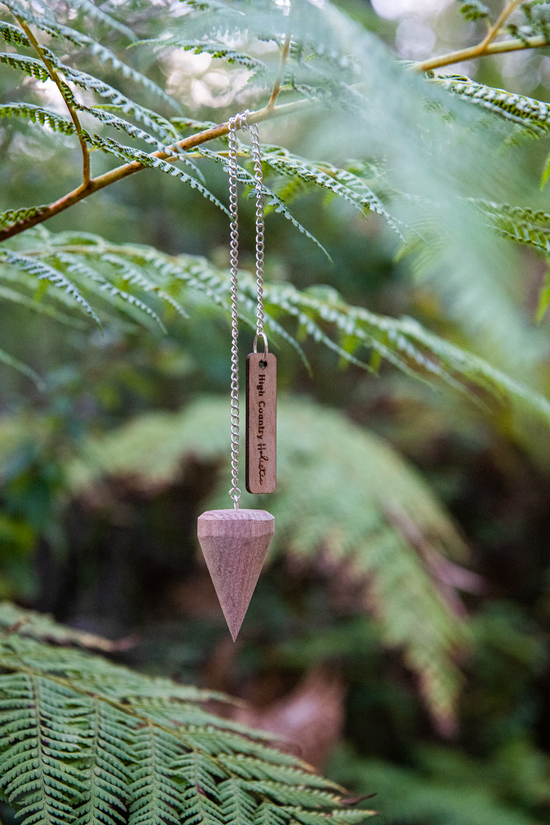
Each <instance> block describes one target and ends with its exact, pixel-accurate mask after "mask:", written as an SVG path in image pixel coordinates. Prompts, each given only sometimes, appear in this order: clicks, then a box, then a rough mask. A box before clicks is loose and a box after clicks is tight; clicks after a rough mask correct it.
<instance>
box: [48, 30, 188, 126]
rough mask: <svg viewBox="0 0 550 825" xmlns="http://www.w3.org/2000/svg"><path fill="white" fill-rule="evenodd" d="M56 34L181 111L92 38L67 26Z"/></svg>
mask: <svg viewBox="0 0 550 825" xmlns="http://www.w3.org/2000/svg"><path fill="white" fill-rule="evenodd" d="M58 32H59V35H62V36H63V37H64V38H65V39H67V40H68V41H69V42H70V43H72V44H73V45H76V46H79V47H80V48H82V49H88V50H89V51H90V53H91V54H92V55H93V56H94V57H97V58H99V62H100V63H104V64H105V63H107V64H109V65H110V66H111V67H112V68H113V69H114V70H115V71H116V72H120V74H121V75H122V76H123V77H126V78H130V79H131V80H133V81H134V83H136V84H137V85H138V86H142V87H143V88H144V89H147V91H148V92H151V93H152V94H154V95H155V96H156V97H158V98H160V99H161V100H164V102H165V103H168V104H169V105H170V106H171V107H172V109H175V110H176V111H180V110H181V107H180V105H179V103H178V102H177V101H176V100H174V98H173V97H171V96H170V95H169V94H167V93H166V92H165V91H164V90H163V89H161V88H160V86H159V85H158V84H157V83H155V82H154V81H153V80H151V79H150V78H149V77H147V76H146V75H144V74H142V73H141V72H138V71H137V69H134V68H133V67H132V66H128V64H127V63H124V62H123V61H122V60H120V58H118V57H117V56H116V54H114V52H112V51H111V50H110V49H108V48H107V47H106V46H104V45H103V44H102V43H98V42H97V40H94V39H93V38H92V37H88V35H85V34H82V32H79V31H77V30H76V29H71V28H68V27H67V26H59V30H58Z"/></svg>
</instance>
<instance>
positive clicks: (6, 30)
mask: <svg viewBox="0 0 550 825" xmlns="http://www.w3.org/2000/svg"><path fill="white" fill-rule="evenodd" d="M0 36H1V37H2V38H3V39H4V41H5V42H6V43H9V44H10V46H24V47H25V48H27V49H30V48H31V42H30V40H29V38H28V37H27V35H26V34H25V33H24V32H23V31H22V30H21V28H20V26H15V25H14V24H13V23H7V22H6V21H5V20H0Z"/></svg>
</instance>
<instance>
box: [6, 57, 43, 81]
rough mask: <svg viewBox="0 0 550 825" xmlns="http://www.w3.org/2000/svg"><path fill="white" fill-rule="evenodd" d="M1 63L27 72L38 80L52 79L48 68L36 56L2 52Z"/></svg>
mask: <svg viewBox="0 0 550 825" xmlns="http://www.w3.org/2000/svg"><path fill="white" fill-rule="evenodd" d="M0 63H4V64H5V65H6V66H10V67H11V68H12V69H18V70H19V71H22V72H25V74H26V75H28V76H29V77H35V78H36V79H37V80H42V81H43V82H46V80H49V79H50V75H49V73H48V70H47V69H46V67H45V66H44V64H43V63H42V61H41V60H38V58H36V57H27V56H25V55H22V54H17V53H15V52H2V53H0Z"/></svg>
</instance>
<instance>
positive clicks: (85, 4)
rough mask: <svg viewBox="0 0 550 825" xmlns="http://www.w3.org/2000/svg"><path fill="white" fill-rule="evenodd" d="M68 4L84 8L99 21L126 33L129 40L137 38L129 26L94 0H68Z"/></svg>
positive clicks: (86, 12)
mask: <svg viewBox="0 0 550 825" xmlns="http://www.w3.org/2000/svg"><path fill="white" fill-rule="evenodd" d="M67 5H69V6H72V7H73V8H75V9H78V10H82V11H83V12H84V13H85V14H87V15H88V16H89V17H91V18H92V19H93V20H97V21H98V23H102V24H103V25H105V26H107V27H108V28H110V29H114V30H115V31H118V32H120V33H121V34H123V35H125V36H126V37H127V38H128V40H131V41H134V40H136V39H137V38H136V35H135V34H134V32H133V31H132V30H131V29H129V28H128V26H125V25H124V23H121V22H120V20H117V19H116V17H113V16H112V15H111V14H108V13H107V12H106V11H104V9H102V8H100V7H99V6H96V5H95V3H93V2H92V0H67Z"/></svg>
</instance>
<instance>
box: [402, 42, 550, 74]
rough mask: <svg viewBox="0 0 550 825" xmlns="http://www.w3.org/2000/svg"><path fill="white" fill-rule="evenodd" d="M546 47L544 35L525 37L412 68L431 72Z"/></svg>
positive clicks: (469, 50)
mask: <svg viewBox="0 0 550 825" xmlns="http://www.w3.org/2000/svg"><path fill="white" fill-rule="evenodd" d="M548 45H550V40H549V39H548V37H545V36H544V35H537V36H536V37H526V38H525V39H520V38H519V37H518V38H514V39H512V40H502V41H499V42H498V43H489V45H488V46H485V47H484V48H483V49H481V47H480V44H478V45H477V46H469V47H468V48H467V49H459V50H458V51H456V52H449V53H448V54H444V55H441V56H439V57H431V58H430V59H429V60H423V61H421V62H420V63H415V64H414V65H413V66H412V68H413V69H414V70H415V71H417V72H431V71H433V70H434V69H439V68H441V67H443V66H452V65H453V63H462V62H463V61H465V60H474V59H476V58H478V57H489V56H490V55H492V54H504V53H505V52H517V51H524V50H525V49H540V48H542V47H544V46H548Z"/></svg>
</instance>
